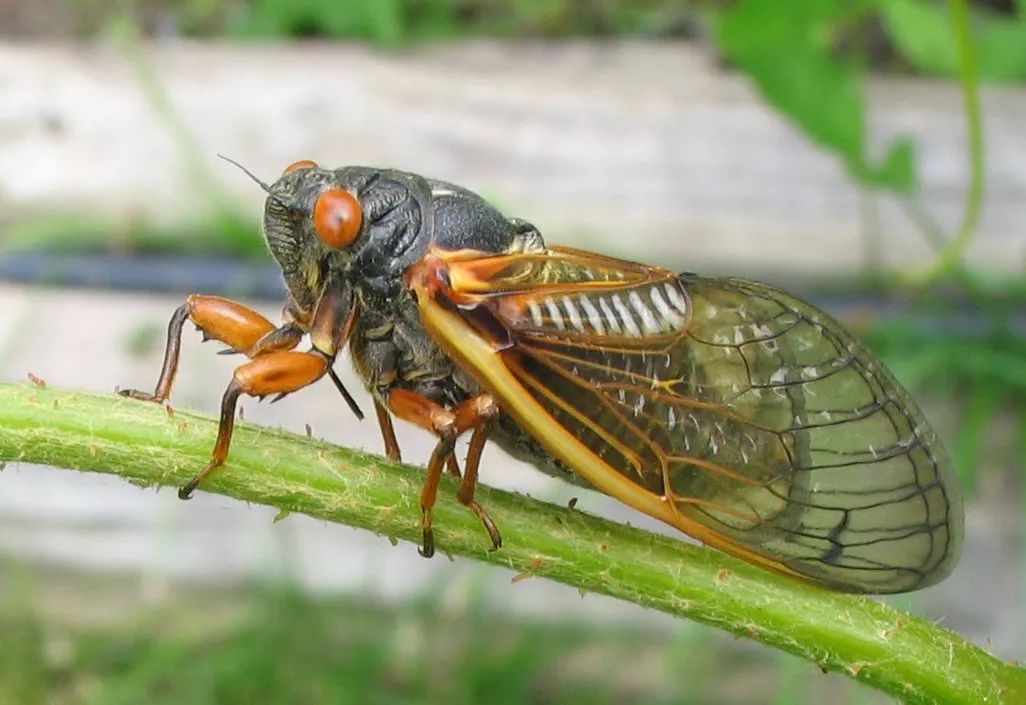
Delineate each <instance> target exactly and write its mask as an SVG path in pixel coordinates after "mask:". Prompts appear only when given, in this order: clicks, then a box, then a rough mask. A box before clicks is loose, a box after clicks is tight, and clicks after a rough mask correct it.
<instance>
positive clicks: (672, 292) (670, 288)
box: [663, 282, 688, 315]
mask: <svg viewBox="0 0 1026 705" xmlns="http://www.w3.org/2000/svg"><path fill="white" fill-rule="evenodd" d="M663 288H664V289H665V290H666V296H667V298H669V299H670V303H671V304H672V305H673V306H674V307H675V308H676V309H677V310H678V311H680V312H681V313H683V314H685V315H687V313H688V302H687V300H686V299H685V298H684V297H683V296H682V295H681V293H680V291H679V290H678V289H677V287H675V286H674V285H673V284H671V283H670V282H667V283H665V284H663Z"/></svg>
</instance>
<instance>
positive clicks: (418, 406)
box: [379, 389, 502, 558]
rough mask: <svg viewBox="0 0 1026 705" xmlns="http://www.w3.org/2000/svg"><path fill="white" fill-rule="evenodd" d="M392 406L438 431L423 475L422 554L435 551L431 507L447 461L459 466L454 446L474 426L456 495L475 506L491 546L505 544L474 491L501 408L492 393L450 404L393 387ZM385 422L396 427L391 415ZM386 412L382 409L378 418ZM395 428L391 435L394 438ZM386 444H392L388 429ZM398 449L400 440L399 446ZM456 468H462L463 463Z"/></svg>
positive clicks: (401, 415)
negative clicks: (449, 407) (490, 429)
mask: <svg viewBox="0 0 1026 705" xmlns="http://www.w3.org/2000/svg"><path fill="white" fill-rule="evenodd" d="M388 408H389V409H390V410H391V412H392V413H393V414H395V415H396V416H398V417H399V418H401V419H403V420H404V421H409V422H410V423H413V424H416V425H418V426H420V427H421V428H424V429H426V430H428V431H431V432H432V433H434V434H435V435H436V436H438V444H437V445H436V446H435V449H434V451H433V452H432V453H431V459H430V460H429V461H428V466H427V477H426V478H425V480H424V488H423V489H422V490H421V495H420V508H421V529H422V530H423V543H422V545H421V548H420V555H422V556H424V557H425V558H430V557H431V556H433V555H434V553H435V539H434V531H433V529H432V516H431V510H432V509H433V508H434V506H435V500H436V499H437V497H438V482H439V480H440V479H441V477H442V472H443V471H444V470H445V467H446V465H448V466H449V468H450V470H452V469H453V468H454V467H456V464H455V459H454V457H453V448H454V447H455V445H456V439H457V438H459V437H460V436H461V435H462V434H463V433H465V432H467V431H469V430H471V429H473V434H472V436H471V441H470V452H469V454H468V455H467V464H466V469H465V472H464V473H463V476H462V480H461V482H460V489H459V492H458V493H457V497H458V499H459V500H460V502H461V503H462V504H464V505H465V506H467V507H470V509H471V510H473V512H474V513H475V514H476V515H477V516H478V518H479V519H480V520H481V523H482V524H484V527H485V530H486V531H487V532H488V536H489V538H490V539H491V541H492V548H493V549H497V548H500V547H501V546H502V535H501V534H500V533H499V529H498V527H497V526H496V525H495V522H494V521H492V519H491V517H489V516H488V514H487V512H485V511H484V509H483V508H482V507H481V505H480V504H478V503H477V501H476V500H475V499H474V491H475V489H476V487H477V473H478V466H479V464H480V461H481V451H482V450H483V448H484V444H485V441H486V440H487V437H488V431H489V428H490V426H491V422H492V421H493V420H494V419H495V417H496V416H498V414H499V407H498V404H497V403H496V402H495V400H494V399H493V398H492V396H491V395H490V394H481V395H479V396H476V397H473V398H471V399H468V400H466V401H464V402H462V403H460V404H458V405H457V406H456V407H455V408H454V409H452V410H449V409H446V408H445V407H443V406H442V405H441V404H438V403H436V402H434V401H432V400H430V399H428V398H427V397H423V396H421V395H419V394H416V393H414V392H410V391H407V390H404V389H393V390H391V391H390V392H389V393H388ZM385 418H386V422H387V423H386V422H382V423H381V425H382V431H383V432H385V429H386V427H387V428H388V429H391V425H392V424H391V421H390V420H388V419H387V413H386V414H385ZM380 419H381V414H380V413H379V421H380ZM394 438H395V437H394V434H393V435H392V441H393V442H394ZM386 446H390V443H389V440H388V435H387V434H386ZM394 447H395V449H396V451H398V446H397V445H396V446H394ZM454 474H459V471H458V469H457V470H456V471H455V472H454Z"/></svg>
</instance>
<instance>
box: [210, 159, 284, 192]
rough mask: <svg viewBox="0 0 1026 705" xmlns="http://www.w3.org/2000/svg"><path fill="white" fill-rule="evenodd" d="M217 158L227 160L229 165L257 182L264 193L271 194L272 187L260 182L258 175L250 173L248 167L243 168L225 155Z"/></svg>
mask: <svg viewBox="0 0 1026 705" xmlns="http://www.w3.org/2000/svg"><path fill="white" fill-rule="evenodd" d="M217 156H218V157H219V158H221V159H224V160H225V161H226V162H228V163H229V164H231V165H232V166H234V167H238V169H239V170H240V171H241V172H242V173H243V174H245V175H246V176H248V177H249V178H251V179H253V181H255V182H257V183H258V184H259V185H260V188H262V189H263V190H264V191H266V192H267V193H270V192H271V187H270V186H268V185H267V184H266V183H264V182H263V181H261V180H260V179H259V178H257V175H256V174H254V173H253V172H252V171H250V170H249V169H247V168H246V167H244V166H242V165H241V164H239V163H238V162H237V161H235V160H234V159H232V158H231V157H226V156H225V155H223V154H218V155H217Z"/></svg>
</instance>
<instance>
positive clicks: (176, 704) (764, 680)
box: [0, 585, 886, 705]
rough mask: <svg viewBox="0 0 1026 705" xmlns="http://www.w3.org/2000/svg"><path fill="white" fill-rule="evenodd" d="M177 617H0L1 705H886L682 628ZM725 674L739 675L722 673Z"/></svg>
mask: <svg viewBox="0 0 1026 705" xmlns="http://www.w3.org/2000/svg"><path fill="white" fill-rule="evenodd" d="M90 590H91V591H96V590H97V586H95V585H94V586H92V588H90V589H87V590H86V594H87V595H88V592H89V591H90ZM90 599H91V598H89V597H88V596H87V597H86V598H85V599H83V600H82V601H81V605H80V608H82V609H88V605H89V604H90ZM192 599H195V600H196V603H195V604H193V603H192V602H191V600H192ZM182 602H183V600H177V601H176V603H170V604H169V603H166V602H165V603H164V604H162V605H161V606H160V607H159V608H158V609H156V610H152V611H144V612H143V613H142V614H141V615H140V614H132V612H133V610H131V609H128V610H127V612H128V614H127V615H125V616H124V617H123V618H121V619H118V620H116V621H114V622H104V623H101V624H95V623H94V624H93V625H92V626H89V627H85V628H83V627H69V626H66V625H63V624H61V623H60V621H59V620H54V619H52V618H51V619H47V618H44V617H42V616H40V615H39V613H38V610H37V609H36V608H34V607H32V606H31V605H23V606H22V608H21V609H19V610H17V611H16V612H15V611H12V610H7V611H4V612H0V631H2V633H3V634H4V639H3V644H2V646H0V705H42V703H51V704H54V705H63V704H64V703H68V704H70V703H81V704H82V705H94V704H95V705H137V704H138V703H147V704H148V705H172V704H173V705H180V704H183V703H188V704H189V705H251V704H252V703H304V704H305V705H328V704H329V703H331V704H332V705H346V704H348V703H352V704H353V705H357V704H360V705H362V704H364V703H382V704H384V703H395V704H397V705H398V704H399V703H404V704H406V705H420V704H423V705H428V704H429V703H445V705H474V704H477V703H489V704H491V705H521V704H524V705H526V704H527V703H533V704H538V705H545V704H546V703H553V704H555V703H559V704H560V705H619V704H626V703H632V704H640V705H670V703H674V704H675V705H678V704H685V705H686V704H688V703H693V704H694V705H699V704H701V705H728V704H730V703H737V702H747V703H766V704H767V705H768V704H769V703H774V705H803V704H805V703H814V702H823V701H824V700H823V698H824V697H828V698H829V700H830V702H833V703H839V704H843V703H847V702H850V703H855V702H860V703H865V702H873V703H883V702H885V701H886V698H884V697H883V696H882V695H880V694H877V693H873V692H872V691H870V690H869V689H868V688H866V687H864V686H861V685H860V684H858V683H854V682H851V681H848V680H847V679H844V678H843V677H842V676H840V675H836V674H834V675H831V676H829V677H826V676H822V675H820V674H819V673H818V671H816V669H815V666H813V665H811V664H808V663H803V662H802V661H800V660H799V659H796V658H794V657H790V656H786V655H783V654H773V655H771V656H769V657H768V655H767V654H766V653H765V652H764V651H762V650H759V649H752V648H744V647H743V646H739V645H738V644H737V642H735V641H734V640H732V639H730V638H729V637H726V636H725V635H723V634H720V633H716V632H715V631H714V630H712V629H711V628H708V627H702V626H699V625H696V624H691V623H683V624H682V625H681V627H680V628H679V630H678V632H677V634H673V633H671V632H670V631H668V630H658V629H656V630H653V629H652V628H651V626H639V627H638V628H630V627H623V626H617V625H615V624H610V623H608V622H606V623H600V624H592V623H582V622H577V621H569V620H565V619H559V618H555V619H545V620H540V619H530V618H527V619H524V618H519V619H515V618H512V617H506V616H500V615H493V614H490V613H489V612H487V611H486V610H485V609H484V608H483V607H481V606H480V605H475V604H471V605H464V606H463V607H458V608H454V607H452V606H449V607H443V605H442V601H441V600H440V599H438V598H435V597H431V598H422V599H420V600H415V601H413V602H412V603H409V604H406V605H403V606H399V607H395V606H385V605H378V604H376V603H373V602H370V601H368V600H367V599H365V598H355V597H353V598H336V599H332V600H330V601H315V600H312V599H310V598H306V597H303V596H300V595H298V594H296V593H295V592H293V591H290V590H282V589H275V590H270V591H266V590H265V591H263V592H260V591H259V590H258V591H257V594H256V595H254V594H253V593H252V592H248V593H246V594H245V595H244V596H242V597H241V598H240V597H239V596H238V595H233V596H230V597H229V596H225V595H211V594H204V593H198V594H193V595H190V597H188V598H187V599H186V600H184V602H185V604H182ZM227 605H231V609H230V610H228V611H227V612H226V606H227ZM129 615H131V616H129ZM725 658H729V659H730V661H731V663H733V664H735V665H736V666H737V668H738V669H739V671H738V673H736V674H733V675H731V674H724V673H722V671H721V670H720V669H718V668H717V667H716V666H717V664H718V663H719V662H721V661H722V660H723V659H725ZM812 673H816V675H817V676H818V678H817V680H816V685H815V686H813V687H812V688H810V687H809V685H808V679H809V677H810V675H811V674H812ZM775 682H776V683H777V684H778V686H777V688H776V692H775V693H774V692H773V686H772V684H773V683H775ZM766 684H771V685H770V687H769V688H766ZM856 698H857V699H856Z"/></svg>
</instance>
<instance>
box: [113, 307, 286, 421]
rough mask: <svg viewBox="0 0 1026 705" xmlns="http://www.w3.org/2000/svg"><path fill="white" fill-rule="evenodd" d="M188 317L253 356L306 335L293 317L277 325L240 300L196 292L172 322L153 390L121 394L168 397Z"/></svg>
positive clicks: (233, 349) (231, 347)
mask: <svg viewBox="0 0 1026 705" xmlns="http://www.w3.org/2000/svg"><path fill="white" fill-rule="evenodd" d="M186 321H192V323H193V324H195V326H196V328H197V330H199V331H200V332H201V333H202V334H203V339H204V340H219V341H221V342H222V343H225V344H226V345H227V346H228V351H229V352H240V353H243V354H245V355H246V356H247V357H250V358H256V357H258V356H260V355H264V354H267V353H271V352H282V351H286V350H291V349H292V348H294V347H296V345H298V344H299V341H300V340H301V339H302V338H303V328H302V327H301V325H300V324H299V323H298V322H296V321H292V320H290V321H289V322H287V323H285V325H283V326H281V327H280V328H276V327H275V326H274V324H273V323H271V322H270V321H268V320H267V319H266V318H264V317H263V316H261V315H260V314H259V313H257V312H256V311H254V310H252V309H250V308H247V307H246V306H243V305H242V304H240V303H236V302H235V301H231V300H229V299H224V298H221V297H220V296H203V295H201V294H193V295H192V296H189V297H188V298H187V299H186V300H185V303H184V304H182V305H181V306H179V307H178V309H177V310H176V311H175V313H174V315H173V316H172V317H171V322H170V323H168V326H167V346H166V348H165V349H164V363H163V365H162V366H161V369H160V377H159V378H158V379H157V386H156V388H155V389H154V390H153V393H152V394H150V393H149V392H141V391H138V390H135V389H121V390H118V393H119V394H121V396H125V397H131V398H133V399H141V400H143V401H154V402H157V403H158V404H163V403H164V402H166V401H167V400H168V397H170V396H171V387H172V386H173V385H174V381H175V377H176V375H177V374H178V358H179V355H180V354H181V346H182V328H183V327H184V326H185V322H186Z"/></svg>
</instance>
